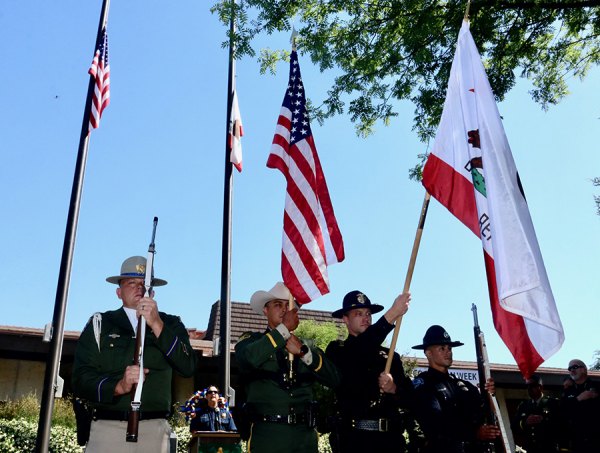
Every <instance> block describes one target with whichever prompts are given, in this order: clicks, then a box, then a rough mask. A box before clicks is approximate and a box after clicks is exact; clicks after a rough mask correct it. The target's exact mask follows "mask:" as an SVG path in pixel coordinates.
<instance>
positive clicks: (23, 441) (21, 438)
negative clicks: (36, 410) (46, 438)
mask: <svg viewBox="0 0 600 453" xmlns="http://www.w3.org/2000/svg"><path fill="white" fill-rule="evenodd" d="M37 428H38V427H37V421H36V422H32V421H30V420H26V419H23V418H15V419H13V420H6V419H0V452H1V453H12V452H15V453H20V452H24V451H34V450H35V440H36V437H37ZM48 451H49V452H50V453H82V452H83V448H82V447H80V446H79V445H77V436H76V435H75V431H74V430H73V429H72V428H67V427H64V426H53V427H52V428H50V445H49V448H48Z"/></svg>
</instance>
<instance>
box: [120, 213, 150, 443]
mask: <svg viewBox="0 0 600 453" xmlns="http://www.w3.org/2000/svg"><path fill="white" fill-rule="evenodd" d="M157 225H158V217H154V220H153V223H152V239H151V240H150V245H149V246H148V258H147V259H146V273H145V275H144V287H145V296H147V297H152V280H153V278H154V254H155V253H156V249H155V245H154V239H155V237H156V226H157ZM145 337H146V320H145V319H144V317H143V316H140V318H139V319H138V325H137V330H136V334H135V350H134V353H133V364H134V365H138V366H139V367H140V374H139V381H138V384H137V385H136V384H134V385H133V387H132V388H131V392H130V395H131V408H130V410H129V417H128V419H127V432H126V434H125V440H126V441H127V442H137V441H138V429H139V425H140V406H141V405H142V403H141V394H142V392H141V389H142V388H143V386H144V339H145ZM138 387H139V389H138Z"/></svg>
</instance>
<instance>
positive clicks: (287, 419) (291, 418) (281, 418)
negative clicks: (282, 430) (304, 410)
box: [252, 414, 308, 425]
mask: <svg viewBox="0 0 600 453" xmlns="http://www.w3.org/2000/svg"><path fill="white" fill-rule="evenodd" d="M252 418H253V420H254V421H255V422H267V423H283V424H285V425H296V424H299V423H307V422H308V418H307V417H306V415H305V414H287V415H277V414H275V415H272V414H255V415H254V416H253V417H252Z"/></svg>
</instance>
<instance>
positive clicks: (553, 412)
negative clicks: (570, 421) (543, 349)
mask: <svg viewBox="0 0 600 453" xmlns="http://www.w3.org/2000/svg"><path fill="white" fill-rule="evenodd" d="M527 392H528V393H529V396H530V399H528V400H526V401H523V402H521V404H519V407H518V409H517V415H516V417H515V419H514V420H513V423H512V430H513V434H514V435H515V439H521V441H522V444H523V447H524V448H525V450H527V453H551V452H556V451H558V442H559V433H560V422H559V416H560V408H559V401H558V399H556V398H552V397H549V396H546V395H544V393H543V384H542V378H541V377H540V376H538V375H536V374H534V375H533V376H531V378H529V379H527Z"/></svg>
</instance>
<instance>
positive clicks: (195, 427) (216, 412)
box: [190, 385, 237, 432]
mask: <svg viewBox="0 0 600 453" xmlns="http://www.w3.org/2000/svg"><path fill="white" fill-rule="evenodd" d="M204 397H205V398H206V400H205V404H203V406H204V407H201V408H200V409H198V410H196V412H195V415H194V418H192V422H191V424H190V431H192V432H193V431H237V428H236V426H235V423H234V421H233V417H232V416H231V412H229V409H228V408H227V405H226V403H225V399H224V398H223V397H222V396H220V395H219V389H218V388H217V387H216V386H214V385H209V386H208V388H207V389H206V391H205V392H204Z"/></svg>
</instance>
